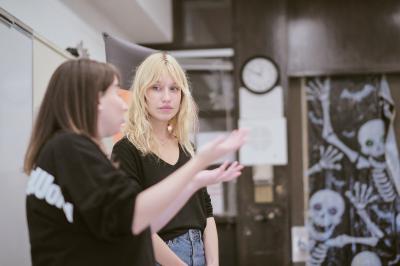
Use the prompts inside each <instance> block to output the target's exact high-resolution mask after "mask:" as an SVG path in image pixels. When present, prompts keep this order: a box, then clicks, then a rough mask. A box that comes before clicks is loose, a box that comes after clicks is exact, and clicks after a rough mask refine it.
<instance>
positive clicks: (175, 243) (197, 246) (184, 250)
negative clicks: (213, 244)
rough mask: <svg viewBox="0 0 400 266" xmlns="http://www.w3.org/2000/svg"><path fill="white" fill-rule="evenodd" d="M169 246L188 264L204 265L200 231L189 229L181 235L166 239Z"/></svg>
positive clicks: (192, 265) (193, 265)
mask: <svg viewBox="0 0 400 266" xmlns="http://www.w3.org/2000/svg"><path fill="white" fill-rule="evenodd" d="M167 245H168V246H169V248H170V249H171V250H172V251H173V252H174V253H175V254H176V255H177V256H178V257H179V258H180V259H181V260H183V261H184V262H185V263H186V264H187V265H188V266H205V265H206V257H205V253H204V244H203V239H202V236H201V231H200V230H198V229H189V230H188V231H187V232H186V233H184V234H183V235H180V236H177V237H175V238H174V239H171V240H168V241H167Z"/></svg>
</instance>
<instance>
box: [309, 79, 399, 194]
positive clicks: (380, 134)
mask: <svg viewBox="0 0 400 266" xmlns="http://www.w3.org/2000/svg"><path fill="white" fill-rule="evenodd" d="M330 89H331V86H330V79H329V78H326V79H325V80H324V81H323V82H322V81H321V80H318V79H315V80H314V81H312V82H309V83H308V88H307V92H308V94H309V98H317V99H319V100H320V102H321V106H322V114H323V121H324V122H323V129H322V136H323V138H324V139H325V140H326V141H327V142H328V143H330V144H332V145H334V146H335V147H337V148H338V149H339V150H341V151H342V152H343V153H344V154H345V155H346V156H347V157H348V158H349V160H350V161H351V162H352V163H355V164H356V167H357V169H362V168H372V171H371V172H372V178H373V182H374V184H375V187H376V189H377V191H378V193H379V195H380V196H381V198H382V199H383V200H384V201H385V202H392V201H393V200H394V199H395V198H396V195H397V193H396V191H395V188H394V186H393V183H392V181H391V178H390V177H389V175H388V172H387V171H386V163H385V162H380V161H379V160H378V158H379V157H381V156H382V155H384V153H385V143H384V141H385V140H384V136H385V129H384V123H383V121H382V120H381V119H372V120H369V121H367V122H366V123H364V124H363V125H362V126H361V127H360V129H359V130H358V135H357V137H358V142H359V144H360V147H361V152H362V154H359V153H358V152H356V151H353V150H352V149H350V148H349V147H348V146H346V145H345V144H344V143H343V142H342V141H341V140H340V139H339V138H338V137H337V135H336V134H335V132H334V131H333V128H332V124H331V119H330V99H329V94H330Z"/></svg>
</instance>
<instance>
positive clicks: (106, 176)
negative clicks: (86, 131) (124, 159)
mask: <svg viewBox="0 0 400 266" xmlns="http://www.w3.org/2000/svg"><path fill="white" fill-rule="evenodd" d="M140 191H142V187H141V186H140V185H139V184H138V183H137V182H135V180H132V179H131V178H128V177H127V176H126V175H125V174H124V173H123V172H122V171H120V170H117V169H116V168H115V167H114V166H113V165H112V164H111V162H110V161H109V160H108V159H107V157H106V156H105V155H104V153H103V152H102V151H101V150H100V148H99V147H98V146H97V145H96V144H95V142H93V141H92V140H91V139H89V138H87V137H84V136H81V135H77V134H75V133H66V132H62V133H58V134H56V135H55V136H54V137H52V138H51V139H50V140H49V141H48V142H47V143H46V144H45V145H44V147H43V148H42V150H41V152H40V155H39V158H38V160H37V163H36V167H35V169H34V170H33V171H32V173H31V175H30V177H29V181H28V186H27V198H26V211H27V218H28V227H29V237H30V244H31V256H32V265H33V266H45V265H52V266H53V265H57V266H61V265H71V266H79V265H82V266H83V265H85V266H87V265H96V266H99V265H107V266H108V265H119V266H123V265H127V266H128V265H129V266H133V265H140V266H142V265H152V266H153V265H154V264H155V259H154V254H153V249H152V243H151V233H150V229H149V228H147V229H146V230H145V231H144V232H142V233H141V234H139V235H137V236H133V235H132V233H131V225H132V217H133V211H134V206H135V198H136V195H137V194H138V193H139V192H140Z"/></svg>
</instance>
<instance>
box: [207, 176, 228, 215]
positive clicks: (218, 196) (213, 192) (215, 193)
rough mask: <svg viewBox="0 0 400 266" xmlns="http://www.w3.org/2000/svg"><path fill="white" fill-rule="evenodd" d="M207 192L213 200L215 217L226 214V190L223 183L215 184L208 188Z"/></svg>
mask: <svg viewBox="0 0 400 266" xmlns="http://www.w3.org/2000/svg"><path fill="white" fill-rule="evenodd" d="M207 192H208V194H209V195H210V198H211V204H212V206H213V214H214V215H223V214H224V189H223V185H222V183H218V184H214V185H211V186H208V187H207Z"/></svg>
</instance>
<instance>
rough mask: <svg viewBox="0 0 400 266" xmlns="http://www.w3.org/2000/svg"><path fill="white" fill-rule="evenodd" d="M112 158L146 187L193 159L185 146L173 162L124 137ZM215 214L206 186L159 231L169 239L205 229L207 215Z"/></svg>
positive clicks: (116, 146)
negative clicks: (138, 146) (166, 160)
mask: <svg viewBox="0 0 400 266" xmlns="http://www.w3.org/2000/svg"><path fill="white" fill-rule="evenodd" d="M112 158H113V159H114V160H115V161H116V162H117V163H119V165H120V168H121V169H122V170H124V171H125V172H126V173H127V174H128V176H129V177H131V178H132V179H133V180H135V181H136V182H137V183H139V184H140V185H141V186H142V187H143V188H144V189H145V188H148V187H150V186H152V185H154V184H156V183H158V182H160V181H161V180H162V179H163V178H165V177H167V176H168V175H170V174H172V173H173V172H174V171H175V170H177V169H178V168H179V167H181V166H182V165H184V164H185V163H186V162H187V161H188V160H189V159H190V155H188V154H187V153H185V152H184V151H183V149H182V147H179V159H178V161H177V163H176V164H175V165H171V164H168V163H167V162H165V161H163V160H162V159H160V158H159V157H157V156H156V155H154V154H147V155H145V156H143V154H142V153H141V152H140V151H139V150H138V149H137V148H136V147H135V146H134V145H133V144H132V143H131V142H130V141H129V140H128V139H127V138H126V137H125V138H122V139H121V140H120V141H118V142H117V143H116V144H115V145H114V148H113V152H112ZM212 215H213V213H212V205H211V199H210V196H209V194H208V193H207V189H205V188H204V189H201V190H199V191H197V192H196V193H195V194H194V195H193V196H192V197H191V198H190V199H189V201H188V202H187V203H186V205H185V206H184V207H183V208H182V209H181V210H180V211H179V212H178V213H177V214H176V216H175V217H174V218H172V220H171V221H170V222H169V223H168V224H167V225H166V226H165V227H164V228H162V229H161V230H160V231H159V232H158V234H159V236H160V237H161V238H162V239H163V240H170V239H173V238H175V237H177V236H179V235H181V234H184V233H185V232H186V231H187V230H188V229H200V230H201V231H204V228H205V226H206V223H207V218H208V217H212Z"/></svg>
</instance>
